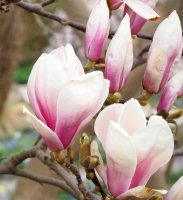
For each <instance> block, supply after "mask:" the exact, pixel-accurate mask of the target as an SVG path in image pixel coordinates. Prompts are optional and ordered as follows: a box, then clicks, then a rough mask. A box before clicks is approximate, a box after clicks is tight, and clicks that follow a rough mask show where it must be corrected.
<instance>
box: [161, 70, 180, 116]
mask: <svg viewBox="0 0 183 200" xmlns="http://www.w3.org/2000/svg"><path fill="white" fill-rule="evenodd" d="M182 95H183V71H179V72H177V73H176V74H175V75H174V76H173V77H172V78H171V79H170V80H169V81H168V83H167V84H166V86H165V88H164V90H163V92H162V95H161V98H160V102H159V104H158V109H157V110H158V112H160V111H161V110H164V111H166V112H168V111H169V110H170V109H171V107H172V106H173V104H174V103H175V100H176V99H177V98H178V97H181V96H182Z"/></svg>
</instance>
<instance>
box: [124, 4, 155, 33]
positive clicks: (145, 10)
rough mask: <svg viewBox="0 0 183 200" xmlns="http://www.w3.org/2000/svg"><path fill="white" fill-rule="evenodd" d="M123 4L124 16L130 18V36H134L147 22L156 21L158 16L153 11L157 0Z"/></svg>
mask: <svg viewBox="0 0 183 200" xmlns="http://www.w3.org/2000/svg"><path fill="white" fill-rule="evenodd" d="M124 2H125V3H126V4H125V8H124V15H125V14H126V13H128V15H129V16H130V26H131V32H132V35H136V34H137V33H138V32H139V31H140V30H141V29H142V27H143V26H144V24H145V23H146V22H147V21H148V20H152V21H154V20H156V19H158V18H159V15H158V14H157V13H156V12H155V11H154V10H153V8H154V7H155V6H156V3H157V0H130V1H129V0H127V1H125V0H124Z"/></svg>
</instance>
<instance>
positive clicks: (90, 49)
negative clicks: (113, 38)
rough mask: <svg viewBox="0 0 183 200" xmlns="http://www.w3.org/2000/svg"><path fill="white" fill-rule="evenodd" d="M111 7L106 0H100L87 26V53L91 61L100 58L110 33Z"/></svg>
mask: <svg viewBox="0 0 183 200" xmlns="http://www.w3.org/2000/svg"><path fill="white" fill-rule="evenodd" d="M109 25H110V24H109V8H108V6H107V2H106V0H99V1H98V3H97V5H96V6H95V7H94V8H93V10H92V12H91V14H90V17H89V19H88V22H87V26H86V34H85V55H86V57H87V58H88V59H89V60H91V61H97V60H99V58H100V56H101V54H102V49H103V46H104V42H105V40H106V38H107V37H108V33H109Z"/></svg>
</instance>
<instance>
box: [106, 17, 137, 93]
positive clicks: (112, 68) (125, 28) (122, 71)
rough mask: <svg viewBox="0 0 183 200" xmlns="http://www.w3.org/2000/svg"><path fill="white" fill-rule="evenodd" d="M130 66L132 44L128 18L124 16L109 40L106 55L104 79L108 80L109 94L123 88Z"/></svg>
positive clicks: (131, 61)
mask: <svg viewBox="0 0 183 200" xmlns="http://www.w3.org/2000/svg"><path fill="white" fill-rule="evenodd" d="M127 55H128V56H127ZM132 65H133V44H132V38H131V32H130V22H129V16H128V15H126V16H125V17H124V19H123V20H122V22H121V24H120V26H119V28H118V30H117V32H116V33H115V35H114V37H113V39H112V40H111V42H110V44H109V47H108V49H107V53H106V58H105V78H107V79H108V80H110V92H116V91H118V90H120V89H121V88H122V87H123V86H124V84H125V83H126V80H127V78H128V75H129V73H130V71H131V68H132Z"/></svg>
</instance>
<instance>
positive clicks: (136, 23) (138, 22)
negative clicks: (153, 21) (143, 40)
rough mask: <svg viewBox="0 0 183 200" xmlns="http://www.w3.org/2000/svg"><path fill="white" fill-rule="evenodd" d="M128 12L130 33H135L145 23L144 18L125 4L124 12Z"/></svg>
mask: <svg viewBox="0 0 183 200" xmlns="http://www.w3.org/2000/svg"><path fill="white" fill-rule="evenodd" d="M126 13H127V14H128V15H129V17H130V28H131V33H132V35H136V34H137V33H138V32H139V31H140V30H141V28H142V27H143V26H144V24H145V23H146V21H147V20H146V19H144V18H142V17H140V16H139V15H138V14H136V13H135V12H134V11H133V10H132V9H131V8H129V7H128V6H125V9H124V14H126Z"/></svg>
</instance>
